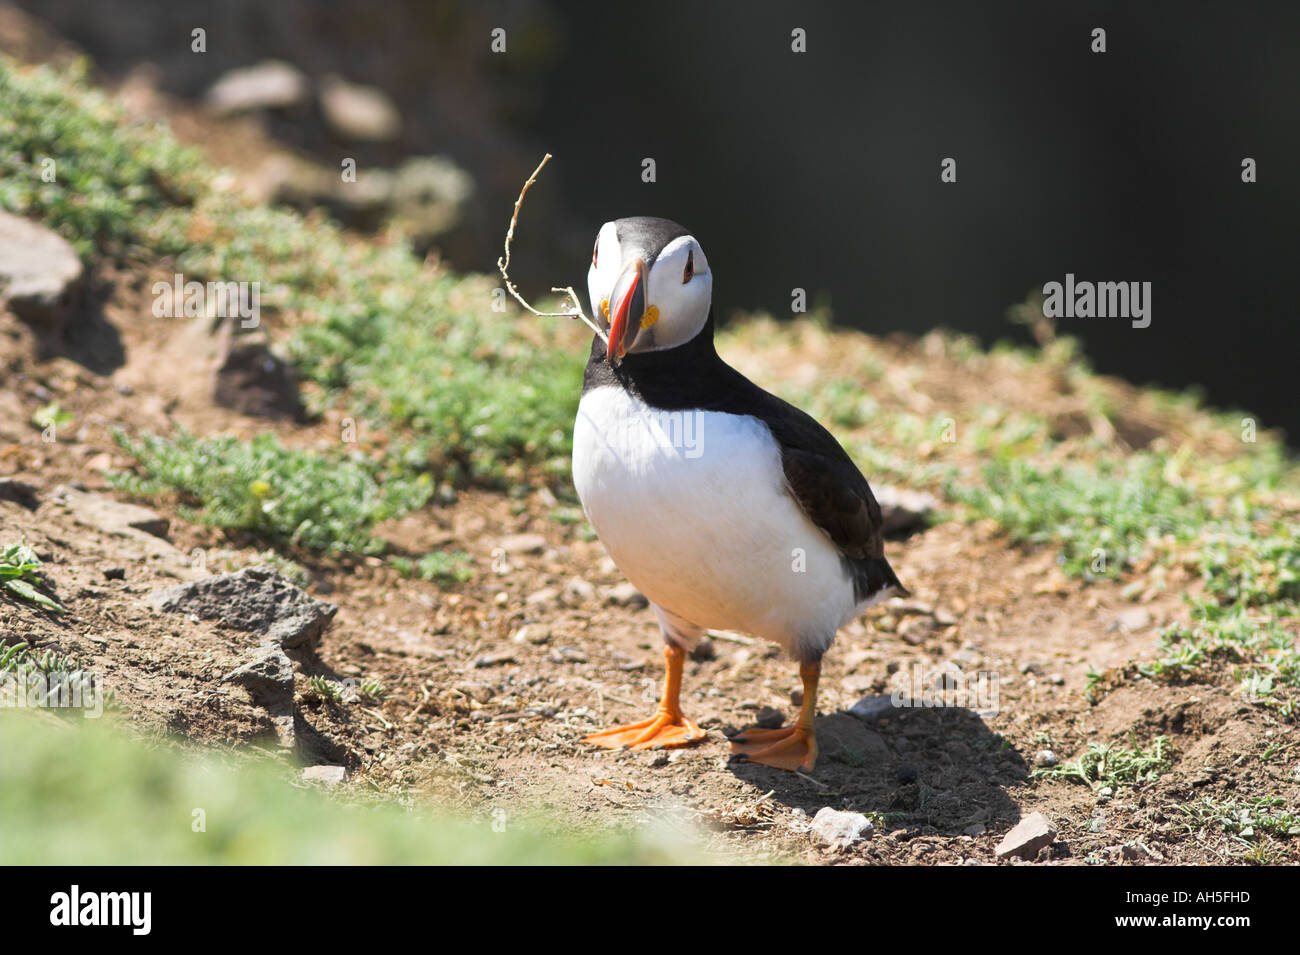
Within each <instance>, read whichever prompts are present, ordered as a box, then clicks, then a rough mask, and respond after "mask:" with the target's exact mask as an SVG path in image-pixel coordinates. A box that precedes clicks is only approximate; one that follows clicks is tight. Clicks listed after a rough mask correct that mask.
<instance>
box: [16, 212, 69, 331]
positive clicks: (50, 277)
mask: <svg viewBox="0 0 1300 955" xmlns="http://www.w3.org/2000/svg"><path fill="white" fill-rule="evenodd" d="M84 277H85V270H84V269H83V268H82V265H81V259H80V258H78V257H77V253H76V250H75V249H73V248H72V246H71V245H70V244H69V243H68V241H67V239H65V238H63V236H61V235H59V234H58V233H56V232H52V231H50V230H49V229H47V228H45V226H43V225H40V224H38V223H35V222H29V221H28V220H26V219H23V218H21V217H19V216H15V215H11V214H10V213H8V212H3V211H0V298H4V299H7V300H8V303H9V308H10V309H11V310H12V311H13V313H14V314H15V315H17V316H18V317H19V318H21V319H23V320H24V321H27V322H31V323H33V324H37V325H41V326H43V327H45V328H48V329H51V330H59V329H61V328H62V327H63V326H64V324H66V322H67V319H68V316H69V315H70V314H71V312H72V310H73V307H74V305H75V301H76V297H77V292H78V290H79V289H80V287H81V283H82V280H83V279H84Z"/></svg>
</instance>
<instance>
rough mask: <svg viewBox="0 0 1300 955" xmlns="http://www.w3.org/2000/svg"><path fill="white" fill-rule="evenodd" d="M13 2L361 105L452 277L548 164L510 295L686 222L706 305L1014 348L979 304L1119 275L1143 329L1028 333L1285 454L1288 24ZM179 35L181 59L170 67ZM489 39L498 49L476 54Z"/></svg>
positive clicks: (164, 66)
mask: <svg viewBox="0 0 1300 955" xmlns="http://www.w3.org/2000/svg"><path fill="white" fill-rule="evenodd" d="M21 5H22V6H23V7H24V8H25V9H28V10H30V11H31V12H32V13H33V14H35V15H38V16H44V17H48V18H49V19H50V20H51V22H53V23H55V24H56V25H57V26H58V28H59V29H60V30H62V31H64V32H66V33H67V34H68V35H69V36H72V37H73V38H74V39H75V40H76V41H77V42H79V43H81V44H82V45H83V46H85V47H86V49H87V50H88V51H89V52H91V54H92V55H94V56H95V58H96V61H97V62H98V63H99V65H100V68H101V69H102V70H104V71H106V72H107V73H108V74H110V75H112V74H115V73H116V74H122V73H124V72H126V71H127V70H128V69H130V68H132V67H133V66H135V65H137V64H138V63H139V62H140V61H141V60H145V59H147V60H149V61H151V62H152V63H153V64H154V65H155V66H156V67H157V68H158V69H159V70H160V75H161V82H162V85H163V86H164V87H166V88H168V89H170V90H171V91H173V92H175V93H177V94H179V95H186V96H193V95H197V94H198V93H200V92H201V91H202V90H203V89H204V88H206V86H207V85H209V84H210V83H211V82H212V79H213V78H214V76H215V75H218V74H219V73H220V71H221V70H223V69H229V68H231V67H233V66H241V65H247V64H250V63H254V62H257V61H259V60H261V59H264V58H266V57H268V56H277V57H284V58H286V59H290V60H291V61H293V62H294V63H296V64H297V65H298V66H300V67H302V68H303V69H304V70H306V71H307V72H309V73H312V74H315V73H318V72H321V71H327V70H328V71H335V72H340V73H344V74H346V75H348V76H349V77H350V78H353V79H355V80H357V81H360V82H366V83H371V84H374V85H376V86H380V87H382V88H383V89H385V90H386V91H387V92H388V93H389V94H390V95H391V96H392V97H393V99H394V100H395V101H396V102H397V104H398V105H399V107H400V108H401V110H402V112H403V114H404V116H405V117H407V118H408V119H409V120H410V122H408V124H407V129H406V132H405V133H404V140H403V141H402V142H401V143H399V144H398V145H397V146H396V147H394V148H398V149H401V150H405V151H408V152H417V151H419V152H441V153H444V154H446V155H449V156H451V157H453V158H454V159H456V161H457V162H459V163H460V164H461V165H462V166H464V167H465V168H466V169H467V170H468V171H469V172H470V173H472V174H473V175H474V176H475V178H476V181H477V182H478V184H479V188H480V201H481V204H482V210H483V213H484V221H485V222H487V223H489V226H488V227H485V229H484V230H482V231H483V241H482V242H479V243H478V244H477V245H470V246H468V248H472V249H474V251H473V252H471V253H465V252H461V253H459V259H458V260H455V264H456V265H457V266H458V267H463V268H473V269H476V270H481V271H487V272H491V271H493V270H494V263H495V256H496V254H497V251H498V248H497V245H496V243H497V241H498V240H499V235H500V231H501V230H502V229H503V228H504V226H505V223H506V221H507V220H508V217H509V211H510V205H511V203H512V202H513V199H514V193H515V191H516V190H517V188H518V185H519V184H520V182H521V181H522V178H523V176H525V175H526V174H527V172H528V171H529V170H531V168H532V167H533V165H535V164H536V162H537V160H538V159H539V158H540V156H541V154H542V153H543V152H544V151H548V150H549V151H550V152H552V153H554V154H555V157H556V159H555V161H554V162H553V163H552V165H551V166H550V167H548V169H547V171H546V173H545V174H544V177H543V180H542V182H541V184H540V185H539V186H538V188H537V190H536V191H535V192H534V193H532V194H530V199H529V205H528V206H526V208H525V215H524V218H523V221H522V222H521V226H520V238H519V242H518V244H517V246H516V255H517V262H518V263H519V265H518V268H519V270H520V278H521V279H525V280H527V281H535V282H537V283H538V285H539V286H542V287H544V286H548V285H550V284H567V283H573V284H575V285H578V286H583V285H584V284H585V274H586V263H587V261H588V256H589V254H590V246H591V242H592V240H593V239H594V236H595V233H596V230H597V228H598V227H599V225H600V223H602V222H603V221H605V220H607V219H612V218H617V217H619V216H625V215H638V214H641V215H661V216H666V217H669V218H674V219H677V220H678V221H680V222H682V223H683V224H684V225H686V226H687V227H689V228H690V229H692V230H693V231H694V232H695V234H696V236H697V237H698V238H699V239H700V240H701V242H702V244H703V245H704V248H705V250H706V251H707V252H708V255H709V259H710V264H711V266H712V268H713V269H714V272H715V276H716V278H715V301H716V303H717V305H718V307H719V312H720V314H721V315H722V316H724V317H725V316H726V315H727V314H728V313H730V312H731V311H733V310H735V309H764V310H770V311H772V312H773V313H775V314H776V315H778V316H782V315H789V308H790V290H791V289H792V288H794V287H796V286H798V287H802V288H805V289H806V290H807V291H808V293H809V298H810V301H812V302H814V303H816V302H822V303H826V304H829V305H830V307H831V309H832V313H833V317H834V320H835V322H836V323H837V324H841V325H847V326H852V327H856V328H861V329H865V330H867V331H870V332H873V333H888V332H893V331H905V332H910V333H914V334H919V333H923V332H925V331H926V330H928V329H931V328H934V327H936V326H946V327H949V328H953V329H957V330H960V331H964V332H968V333H972V334H975V335H977V336H979V337H980V338H981V339H982V340H983V341H985V342H986V343H987V342H992V341H994V340H997V339H999V338H1013V339H1017V340H1023V341H1028V340H1029V339H1028V334H1027V332H1026V331H1025V330H1024V329H1023V328H1021V327H1019V326H1014V325H1011V324H1009V323H1008V322H1007V320H1006V317H1005V313H1006V309H1007V308H1008V306H1010V305H1013V304H1015V303H1019V302H1021V301H1023V300H1024V299H1025V298H1026V296H1027V294H1028V293H1030V292H1031V291H1034V290H1041V288H1042V285H1043V283H1044V282H1048V281H1063V280H1064V277H1065V274H1066V273H1067V272H1073V273H1074V274H1075V275H1076V277H1077V278H1079V279H1087V280H1093V281H1149V282H1151V283H1152V284H1153V294H1152V323H1151V326H1150V327H1149V328H1146V329H1134V328H1131V327H1130V325H1129V322H1128V321H1127V320H1121V319H1062V320H1061V321H1060V322H1059V330H1060V331H1061V332H1062V333H1064V334H1074V335H1079V336H1080V337H1082V339H1083V340H1084V342H1085V344H1086V351H1087V353H1088V355H1089V357H1090V358H1091V360H1092V361H1093V363H1094V365H1095V366H1096V367H1097V368H1098V369H1099V370H1101V371H1103V372H1108V373H1113V374H1118V375H1122V376H1124V377H1126V378H1128V379H1130V380H1132V381H1134V382H1138V383H1155V384H1160V385H1164V386H1167V387H1172V388H1178V389H1182V388H1187V387H1196V386H1199V387H1201V388H1202V389H1203V390H1204V391H1205V392H1206V394H1207V395H1208V397H1209V399H1210V400H1211V401H1212V402H1213V403H1215V404H1217V405H1220V406H1225V407H1229V408H1243V409H1250V410H1251V411H1253V412H1255V413H1257V414H1258V415H1259V416H1260V417H1261V421H1262V423H1263V424H1264V425H1266V426H1281V427H1284V428H1286V429H1287V430H1288V431H1289V434H1290V437H1291V440H1292V442H1293V444H1294V443H1295V442H1296V441H1297V439H1300V404H1298V403H1297V402H1296V401H1295V398H1294V396H1295V394H1296V383H1295V379H1296V370H1295V364H1296V352H1297V348H1296V346H1297V332H1296V330H1295V326H1296V316H1295V309H1294V306H1293V297H1292V287H1293V285H1294V282H1295V277H1296V274H1297V269H1296V262H1297V253H1298V252H1300V242H1297V238H1296V236H1297V230H1296V225H1295V223H1296V212H1297V207H1298V206H1300V175H1298V174H1297V172H1298V168H1297V167H1298V165H1300V163H1298V160H1300V132H1298V125H1297V114H1298V113H1300V110H1298V109H1297V107H1298V106H1300V5H1297V4H1294V3H1283V2H1277V3H1234V4H1226V3H1224V4H1202V3H1187V2H1182V3H1150V2H1148V3H1136V4H1134V3H1100V2H1080V3H1074V4H1070V5H1064V4H1045V3H988V4H975V3H968V2H945V3H920V4H874V3H853V2H843V3H821V4H807V3H761V2H739V0H737V2H702V0H696V2H689V0H657V2H654V3H618V4H614V3H581V4H579V3H560V2H540V0H509V2H508V0H502V2H494V3H477V4H475V3H469V2H441V3H426V2H416V0H401V2H391V3H373V2H370V0H366V2H361V0H342V2H336V3H307V2H298V0H294V2H288V0H286V2H282V3H276V2H252V0H233V2H230V3H228V4H223V5H221V6H220V7H219V8H216V9H215V10H208V9H207V8H206V5H205V4H190V3H186V2H176V3H171V4H159V3H147V2H141V0H113V2H109V0H104V2H101V3H93V4H92V3H89V2H88V0H83V2H81V3H72V2H63V0H44V2H37V0H27V2H24V3H22V4H21ZM195 24H206V25H207V27H208V29H209V35H210V39H209V47H210V53H209V54H208V55H207V56H206V57H195V56H194V55H192V54H190V53H188V50H187V49H186V47H187V44H188V31H189V28H190V27H191V26H192V25H195ZM497 26H500V27H503V28H505V29H506V31H507V37H508V52H507V53H506V54H505V55H493V54H492V53H491V52H490V51H489V43H490V36H489V33H490V30H491V28H493V27H497ZM1098 26H1100V27H1104V28H1105V29H1106V31H1107V52H1106V53H1104V54H1094V53H1092V52H1091V51H1090V46H1091V35H1090V34H1091V30H1092V29H1093V28H1094V27H1098ZM794 27H802V28H804V29H805V30H806V31H807V38H808V39H807V47H808V49H807V52H806V53H803V54H796V53H793V52H791V49H790V42H791V37H790V31H791V30H792V29H793V28H794ZM316 150H317V152H318V153H328V152H329V150H328V149H323V148H321V147H319V145H317V147H316ZM1247 156H1249V157H1252V158H1254V159H1255V160H1256V161H1257V163H1258V178H1259V181H1258V182H1256V183H1254V184H1244V183H1243V182H1242V181H1241V161H1242V159H1243V157H1247ZM644 157H653V158H654V159H655V160H656V163H657V173H658V181H657V182H656V183H654V184H645V183H643V182H642V181H641V178H640V173H641V160H642V159H643V158H644ZM944 157H953V158H955V159H956V160H957V175H958V181H957V182H956V183H955V184H945V183H942V182H941V181H940V179H939V172H940V161H941V159H943V158H944ZM335 161H336V160H335ZM489 239H490V241H489ZM525 288H526V289H528V288H529V286H528V285H527V284H526V285H525Z"/></svg>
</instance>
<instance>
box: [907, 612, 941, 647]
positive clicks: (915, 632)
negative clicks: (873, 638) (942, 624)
mask: <svg viewBox="0 0 1300 955" xmlns="http://www.w3.org/2000/svg"><path fill="white" fill-rule="evenodd" d="M933 633H934V620H933V619H932V618H930V617H917V618H916V619H915V620H912V621H911V622H909V623H908V624H907V626H905V627H904V628H903V629H902V630H900V631H899V634H898V635H899V636H900V637H902V638H903V642H904V643H910V644H911V645H912V646H914V647H915V646H920V645H921V644H922V643H925V641H926V640H928V639H930V635H931V634H933Z"/></svg>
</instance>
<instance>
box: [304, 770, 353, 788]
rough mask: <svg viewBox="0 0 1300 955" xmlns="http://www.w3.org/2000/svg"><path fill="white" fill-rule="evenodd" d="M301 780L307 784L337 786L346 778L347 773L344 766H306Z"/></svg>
mask: <svg viewBox="0 0 1300 955" xmlns="http://www.w3.org/2000/svg"><path fill="white" fill-rule="evenodd" d="M302 778H303V779H304V780H306V781H308V782H317V783H324V784H325V785H326V786H337V785H338V784H339V783H341V782H343V780H345V779H347V778H348V771H347V767H345V766H308V767H307V768H306V769H304V770H303V771H302Z"/></svg>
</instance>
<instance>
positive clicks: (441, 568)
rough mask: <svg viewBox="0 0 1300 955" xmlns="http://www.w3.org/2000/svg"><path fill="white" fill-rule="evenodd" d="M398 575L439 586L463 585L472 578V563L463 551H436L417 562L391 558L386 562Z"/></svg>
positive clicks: (403, 558) (402, 558) (408, 559)
mask: <svg viewBox="0 0 1300 955" xmlns="http://www.w3.org/2000/svg"><path fill="white" fill-rule="evenodd" d="M388 562H389V563H390V564H392V566H393V567H394V569H396V570H397V572H398V573H400V574H402V575H404V576H406V577H419V578H420V579H421V580H432V581H435V582H437V583H440V584H446V585H450V584H463V583H465V582H466V581H468V580H472V579H473V577H474V561H473V559H472V558H471V557H470V556H469V554H467V553H465V552H464V551H463V550H436V551H432V552H430V553H428V554H425V555H424V556H423V557H421V558H420V559H419V560H418V561H412V560H411V559H410V558H409V557H392V558H390V559H389V561H388Z"/></svg>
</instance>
